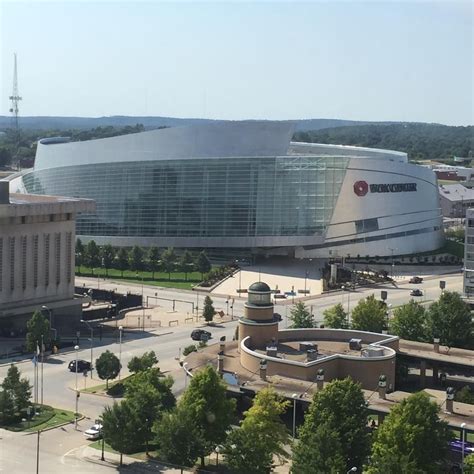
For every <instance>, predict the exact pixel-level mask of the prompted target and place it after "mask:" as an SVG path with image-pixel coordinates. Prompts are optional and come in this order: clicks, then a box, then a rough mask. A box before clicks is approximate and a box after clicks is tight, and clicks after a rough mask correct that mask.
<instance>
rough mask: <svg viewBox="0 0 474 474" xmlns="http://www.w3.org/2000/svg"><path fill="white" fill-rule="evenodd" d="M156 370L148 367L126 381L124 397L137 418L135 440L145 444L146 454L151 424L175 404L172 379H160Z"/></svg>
mask: <svg viewBox="0 0 474 474" xmlns="http://www.w3.org/2000/svg"><path fill="white" fill-rule="evenodd" d="M156 372H157V370H156V369H149V370H146V371H143V372H139V373H137V374H136V375H135V376H134V377H132V378H131V379H129V380H127V382H126V392H125V395H126V398H127V401H128V402H129V403H130V405H131V407H132V410H133V412H134V413H135V415H136V416H137V418H138V419H139V420H141V422H140V424H139V426H138V427H137V433H136V441H137V443H138V444H140V446H145V451H146V453H147V454H148V444H149V442H150V441H151V440H152V439H153V436H154V434H153V431H152V428H153V425H154V424H155V422H157V421H158V420H160V419H161V417H162V415H163V412H164V411H165V410H170V409H171V408H173V407H174V406H175V403H176V400H175V398H174V395H173V393H172V391H171V387H172V385H173V379H172V378H171V377H167V378H166V379H163V380H161V379H160V378H159V377H155V374H156Z"/></svg>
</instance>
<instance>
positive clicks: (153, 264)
mask: <svg viewBox="0 0 474 474" xmlns="http://www.w3.org/2000/svg"><path fill="white" fill-rule="evenodd" d="M160 263H161V260H160V249H159V248H158V247H151V248H150V250H149V251H148V266H149V268H150V270H151V273H152V276H151V277H152V279H153V280H154V279H155V272H157V271H158V270H159V269H160Z"/></svg>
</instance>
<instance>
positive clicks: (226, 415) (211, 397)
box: [178, 366, 235, 466]
mask: <svg viewBox="0 0 474 474" xmlns="http://www.w3.org/2000/svg"><path fill="white" fill-rule="evenodd" d="M178 407H179V408H181V409H184V410H186V411H188V412H189V414H190V417H191V420H192V424H191V425H192V426H194V427H195V429H196V432H197V433H199V434H200V436H199V439H198V440H196V442H198V444H199V456H200V458H201V465H202V466H204V457H205V456H206V455H207V454H210V453H211V452H212V451H213V450H214V448H215V447H216V446H217V445H219V444H222V443H223V442H224V440H225V438H226V436H227V430H228V429H229V427H230V424H231V422H232V421H233V418H234V412H235V400H229V399H227V397H226V386H225V384H224V382H223V381H222V380H221V378H220V377H219V375H218V374H217V372H216V371H215V370H214V369H213V368H212V367H210V366H207V367H205V368H204V369H202V370H200V371H199V372H197V373H196V374H195V375H194V377H193V378H192V379H191V383H190V384H189V387H188V389H187V390H186V391H185V392H184V394H183V396H182V398H181V400H180V402H179V405H178Z"/></svg>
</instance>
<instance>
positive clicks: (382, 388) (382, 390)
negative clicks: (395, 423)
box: [379, 375, 387, 400]
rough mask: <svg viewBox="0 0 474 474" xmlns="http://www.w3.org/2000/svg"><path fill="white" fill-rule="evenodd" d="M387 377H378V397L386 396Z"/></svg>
mask: <svg viewBox="0 0 474 474" xmlns="http://www.w3.org/2000/svg"><path fill="white" fill-rule="evenodd" d="M386 395H387V377H386V376H385V375H381V376H380V377H379V398H381V399H382V400H385V399H386V398H387V397H386Z"/></svg>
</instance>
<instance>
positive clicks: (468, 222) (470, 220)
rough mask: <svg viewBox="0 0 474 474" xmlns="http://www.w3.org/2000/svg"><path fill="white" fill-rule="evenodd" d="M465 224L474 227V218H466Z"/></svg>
mask: <svg viewBox="0 0 474 474" xmlns="http://www.w3.org/2000/svg"><path fill="white" fill-rule="evenodd" d="M467 225H468V227H474V219H468V220H467Z"/></svg>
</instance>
